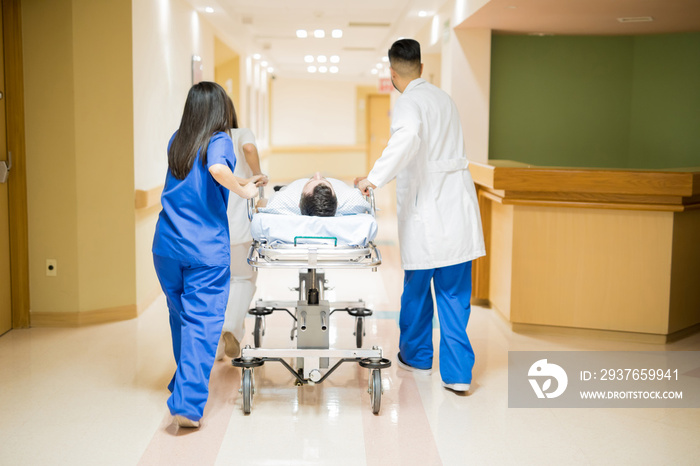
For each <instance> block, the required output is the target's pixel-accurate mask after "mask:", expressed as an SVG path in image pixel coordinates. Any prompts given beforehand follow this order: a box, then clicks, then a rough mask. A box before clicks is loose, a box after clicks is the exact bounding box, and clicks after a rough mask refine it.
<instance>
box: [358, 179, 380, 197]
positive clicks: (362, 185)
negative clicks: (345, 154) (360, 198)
mask: <svg viewBox="0 0 700 466" xmlns="http://www.w3.org/2000/svg"><path fill="white" fill-rule="evenodd" d="M354 183H355V187H356V188H357V189H359V190H360V192H362V194H364V195H365V196H369V191H368V189H367V188H372V189H377V187H376V186H375V185H373V184H372V183H370V182H369V180H368V179H367V177H366V176H358V177H357V178H355V181H354Z"/></svg>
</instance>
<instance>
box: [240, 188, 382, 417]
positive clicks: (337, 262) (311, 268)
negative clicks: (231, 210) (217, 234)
mask: <svg viewBox="0 0 700 466" xmlns="http://www.w3.org/2000/svg"><path fill="white" fill-rule="evenodd" d="M261 195H262V192H261ZM368 202H369V203H370V206H371V212H370V214H362V215H363V216H364V217H360V216H357V217H356V218H349V219H344V220H343V221H344V223H349V222H354V221H358V222H359V221H365V222H366V221H367V218H366V217H371V221H372V222H374V221H375V220H374V216H375V204H374V194H373V193H370V195H369V196H368ZM265 215H266V214H262V213H255V209H254V202H253V201H251V202H249V205H248V216H249V218H250V219H251V221H253V222H257V223H258V224H259V223H260V221H263V222H264V221H268V222H269V221H273V220H274V221H279V220H280V216H276V218H274V214H267V215H273V217H269V218H268V217H265ZM256 216H261V217H258V218H257V219H256V218H255V217H256ZM348 217H355V216H348ZM333 218H335V219H338V218H339V217H333ZM258 220H260V221H258ZM298 220H299V219H297V222H298ZM304 220H306V221H313V222H324V221H325V222H336V221H335V220H324V219H322V218H320V217H313V218H308V217H305V218H304ZM336 223H337V222H336ZM255 225H256V224H255V223H254V224H253V226H255ZM251 230H252V231H253V243H252V245H251V247H250V250H249V254H248V263H249V264H250V265H251V266H252V267H253V268H254V269H256V270H257V269H262V268H278V267H282V268H291V269H298V270H299V283H298V287H297V288H295V290H297V291H298V293H299V294H298V300H296V301H265V300H258V301H256V303H255V308H253V309H250V311H249V313H250V314H251V315H253V316H255V325H254V330H253V340H254V345H255V347H250V346H246V347H244V348H243V349H242V350H241V356H240V357H239V358H236V359H234V360H233V361H232V364H233V366H235V367H240V368H241V369H242V377H241V390H240V392H241V394H242V398H243V412H244V413H245V414H250V412H251V409H252V404H253V395H254V394H255V383H254V370H255V368H257V367H261V366H262V365H263V364H264V363H266V362H279V363H281V364H282V365H283V366H284V367H285V368H286V369H287V370H288V371H289V372H290V373H291V374H292V375H294V377H295V384H296V385H298V386H302V385H305V384H320V383H322V382H323V381H325V380H326V379H327V378H328V377H329V376H330V375H331V373H333V371H335V370H336V369H337V368H338V367H339V366H340V365H341V364H343V363H347V362H355V363H357V364H359V365H360V366H361V367H363V368H366V369H368V370H369V377H368V393H369V397H370V407H371V409H372V412H373V413H374V414H378V413H379V410H380V407H381V397H382V377H381V370H382V369H386V368H388V367H390V366H391V361H390V360H388V359H386V358H384V357H383V356H382V349H381V348H379V347H377V346H373V347H372V348H371V349H369V348H362V343H363V341H362V340H363V337H364V335H365V329H364V321H365V318H366V317H368V316H370V315H371V314H372V311H371V310H369V309H367V308H366V307H365V303H364V302H363V301H362V300H358V301H347V302H331V301H328V300H327V299H326V296H325V290H326V279H325V273H324V270H325V269H359V268H364V269H367V268H369V269H371V270H372V271H375V272H376V270H377V267H378V266H379V265H380V264H381V262H382V260H381V254H380V252H379V249H377V247H376V245H375V244H374V243H373V242H372V240H371V239H372V238H371V237H370V238H366V239H365V240H363V241H360V243H361V244H352V245H348V244H343V243H342V242H340V241H339V239H338V237H333V236H323V237H321V236H308V235H304V234H303V233H304V232H301V233H302V234H301V235H299V236H294V238H293V240H292V241H289V242H284V241H280V240H279V239H276V240H275V239H272V238H270V237H269V236H270V235H267V236H268V237H266V238H260V237H256V236H259V234H260V233H257V234H256V231H258V230H259V229H256V228H251ZM375 231H376V223H375ZM290 309H294V312H292V311H290ZM275 311H284V312H286V313H287V314H289V315H290V316H291V318H292V320H293V326H292V330H291V334H290V338H291V340H292V341H294V340H296V348H287V349H271V348H264V347H263V346H262V340H263V336H264V334H265V318H266V316H269V315H270V314H272V313H273V312H275ZM336 312H347V313H348V314H349V315H351V316H353V317H354V318H355V325H354V330H355V331H354V333H355V344H356V346H357V348H352V349H334V348H330V344H329V334H330V325H331V316H332V314H334V313H336ZM284 358H289V359H290V360H291V362H292V364H290V362H288V361H287V360H285V359H284ZM331 360H333V361H334V365H333V366H330V363H331Z"/></svg>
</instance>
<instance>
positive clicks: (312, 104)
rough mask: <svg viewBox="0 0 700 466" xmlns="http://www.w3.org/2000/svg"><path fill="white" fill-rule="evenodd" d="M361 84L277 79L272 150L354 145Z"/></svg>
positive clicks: (273, 112)
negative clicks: (357, 101)
mask: <svg viewBox="0 0 700 466" xmlns="http://www.w3.org/2000/svg"><path fill="white" fill-rule="evenodd" d="M356 87H357V83H354V82H345V81H323V80H311V79H294V78H277V79H276V80H275V81H274V82H273V85H272V95H273V99H272V115H271V117H272V134H271V136H272V138H271V143H272V146H296V145H338V146H340V145H354V144H355V142H356V138H357V135H356V131H355V124H356V122H355V115H356V111H357V110H356V108H355V106H356V90H355V89H356Z"/></svg>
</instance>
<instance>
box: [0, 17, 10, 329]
mask: <svg viewBox="0 0 700 466" xmlns="http://www.w3.org/2000/svg"><path fill="white" fill-rule="evenodd" d="M2 14H3V12H2V8H0V65H2V67H1V68H0V69H1V70H2V71H3V72H2V73H0V335H2V334H3V333H5V332H7V331H8V330H10V329H11V328H12V291H11V289H10V217H9V211H10V204H9V190H8V188H7V181H6V179H5V178H6V176H7V175H9V174H8V173H6V172H7V167H8V166H11V162H10V161H9V160H8V159H7V157H8V155H7V154H8V151H7V125H6V121H7V119H6V117H5V72H4V70H5V53H4V50H5V44H4V42H3V27H2V23H3V17H2Z"/></svg>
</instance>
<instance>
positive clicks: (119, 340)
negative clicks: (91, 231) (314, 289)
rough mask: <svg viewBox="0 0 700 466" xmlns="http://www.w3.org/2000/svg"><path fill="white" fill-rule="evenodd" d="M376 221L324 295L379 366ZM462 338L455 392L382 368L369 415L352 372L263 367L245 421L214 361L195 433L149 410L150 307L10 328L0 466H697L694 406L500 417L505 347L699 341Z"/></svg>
mask: <svg viewBox="0 0 700 466" xmlns="http://www.w3.org/2000/svg"><path fill="white" fill-rule="evenodd" d="M380 218H381V217H380ZM389 220H390V219H388V220H386V219H385V220H384V221H383V223H382V226H381V227H380V231H381V232H383V234H382V235H380V237H379V239H378V243H379V245H380V248H381V250H382V253H383V256H384V263H383V265H382V266H381V267H380V268H379V271H378V272H376V273H373V272H371V271H369V270H367V271H365V270H356V271H328V272H327V278H328V279H329V282H330V283H329V285H330V286H332V287H334V289H332V290H329V291H328V296H327V297H328V298H330V299H331V300H338V301H342V300H357V299H363V300H365V302H366V303H367V305H368V307H370V308H372V309H374V310H375V315H374V316H373V317H372V318H371V319H370V320H369V321H368V324H367V334H366V337H365V339H364V342H365V344H364V347H371V346H372V345H378V346H380V347H382V348H383V350H384V354H385V356H387V357H389V358H392V359H395V355H396V352H397V343H398V324H397V322H398V310H399V296H400V290H401V279H402V272H401V270H400V266H399V262H398V250H397V246H396V241H395V227H393V226H392V222H391V221H389ZM297 280H298V278H297V275H296V272H295V271H282V272H280V271H277V270H261V271H260V275H259V279H258V291H257V294H256V296H257V297H258V298H263V299H276V300H282V299H295V296H296V293H295V292H293V291H290V290H289V289H288V288H289V287H292V286H295V285H296V282H297ZM247 325H248V329H252V320H249V321H248V322H247ZM290 329H291V318H290V317H289V316H288V315H287V314H285V313H278V314H274V315H273V316H271V317H269V318H268V319H267V331H266V335H265V347H279V348H286V347H290V345H291V343H290V339H289V333H290ZM468 332H469V334H470V337H471V339H472V342H473V345H474V347H475V351H476V356H477V360H476V366H475V369H474V382H473V384H472V390H471V392H470V394H469V395H467V396H460V395H457V394H455V393H453V392H450V391H448V390H445V389H444V388H442V386H441V384H440V376H439V373H438V372H437V369H436V370H435V372H434V373H433V374H432V375H431V376H425V375H418V374H414V373H409V372H405V371H403V370H401V369H399V368H397V367H396V364H394V365H392V367H391V368H389V369H387V370H384V371H382V385H383V388H384V395H383V397H382V408H381V412H380V414H379V415H377V416H375V415H373V414H372V412H371V410H370V401H369V395H368V394H367V376H368V371H367V369H363V368H361V367H359V366H358V365H356V364H344V365H342V366H341V367H340V368H339V369H338V370H336V371H335V372H334V373H333V374H331V376H330V377H329V378H328V379H327V380H326V381H324V382H323V383H322V384H320V385H316V386H303V387H296V386H294V384H293V377H292V376H291V375H290V374H289V372H287V371H286V369H284V368H283V367H282V366H281V365H280V364H278V363H266V364H265V365H264V366H263V367H262V368H259V369H256V372H255V381H256V387H257V391H256V395H255V398H254V404H253V409H252V413H251V414H250V415H248V416H246V415H244V414H243V412H242V406H241V405H242V400H241V396H240V394H239V393H238V388H239V386H240V379H241V374H240V369H236V368H233V367H231V366H230V364H229V363H227V362H226V361H221V362H217V363H216V365H215V366H214V370H213V373H212V380H211V394H210V399H209V402H208V404H207V410H206V412H205V417H204V418H203V421H202V427H201V428H200V429H198V430H192V429H178V428H177V426H176V425H175V424H174V423H173V420H172V417H171V416H170V415H169V414H168V411H167V408H166V405H165V401H166V399H167V396H168V391H167V389H166V385H167V382H168V381H169V379H170V377H171V375H172V372H173V370H174V362H173V359H172V354H171V349H170V334H169V329H168V318H167V309H166V307H165V301H164V299H163V298H162V297H161V298H159V299H158V300H157V301H156V302H155V303H154V304H153V305H152V306H151V307H150V308H149V309H147V310H146V311H145V312H144V313H143V314H142V315H141V316H140V317H139V318H138V319H135V320H131V321H126V322H118V323H111V324H104V325H97V326H91V327H83V328H75V329H49V328H33V329H28V330H13V331H11V332H9V333H7V334H5V335H4V336H2V337H0V413H2V416H1V417H0V439H1V440H0V445H1V446H0V464H1V465H175V464H187V465H210V464H211V465H213V464H216V465H238V464H240V465H364V464H367V465H437V464H444V465H471V464H474V465H501V464H505V465H510V464H517V465H522V464H526V465H529V464H532V465H542V464H546V465H550V464H577V465H578V464H582V465H586V464H592V465H599V464H610V465H619V464H650V465H691V464H698V461H699V460H698V458H700V442H699V441H698V439H700V409H509V408H508V386H507V362H508V351H513V350H557V351H561V350H567V351H569V350H572V351H573V350H646V351H659V350H695V351H697V350H700V335H697V334H696V335H694V336H690V337H688V338H685V339H683V340H680V341H678V342H675V343H672V344H668V345H656V344H645V343H638V342H626V341H614V340H611V339H599V338H593V337H581V336H561V335H560V336H557V335H542V334H537V335H525V334H517V333H514V332H513V331H511V329H510V327H509V325H508V324H507V323H506V322H505V321H504V320H503V319H502V318H501V317H500V316H499V315H498V314H497V313H496V312H495V311H493V310H491V309H488V308H483V307H474V308H473V310H472V317H471V320H470V323H469V327H468ZM352 333H353V320H352V318H350V317H349V316H347V315H345V314H342V313H337V314H334V315H333V317H332V321H331V341H332V343H331V344H332V346H333V347H337V348H345V349H347V348H352V347H353V345H354V342H355V339H354V336H353V334H352ZM438 336H439V335H438V330H437V329H435V338H436V340H435V341H437V337H438ZM246 338H247V341H245V342H244V344H245V343H250V342H251V341H252V338H251V337H250V336H247V337H246Z"/></svg>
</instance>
